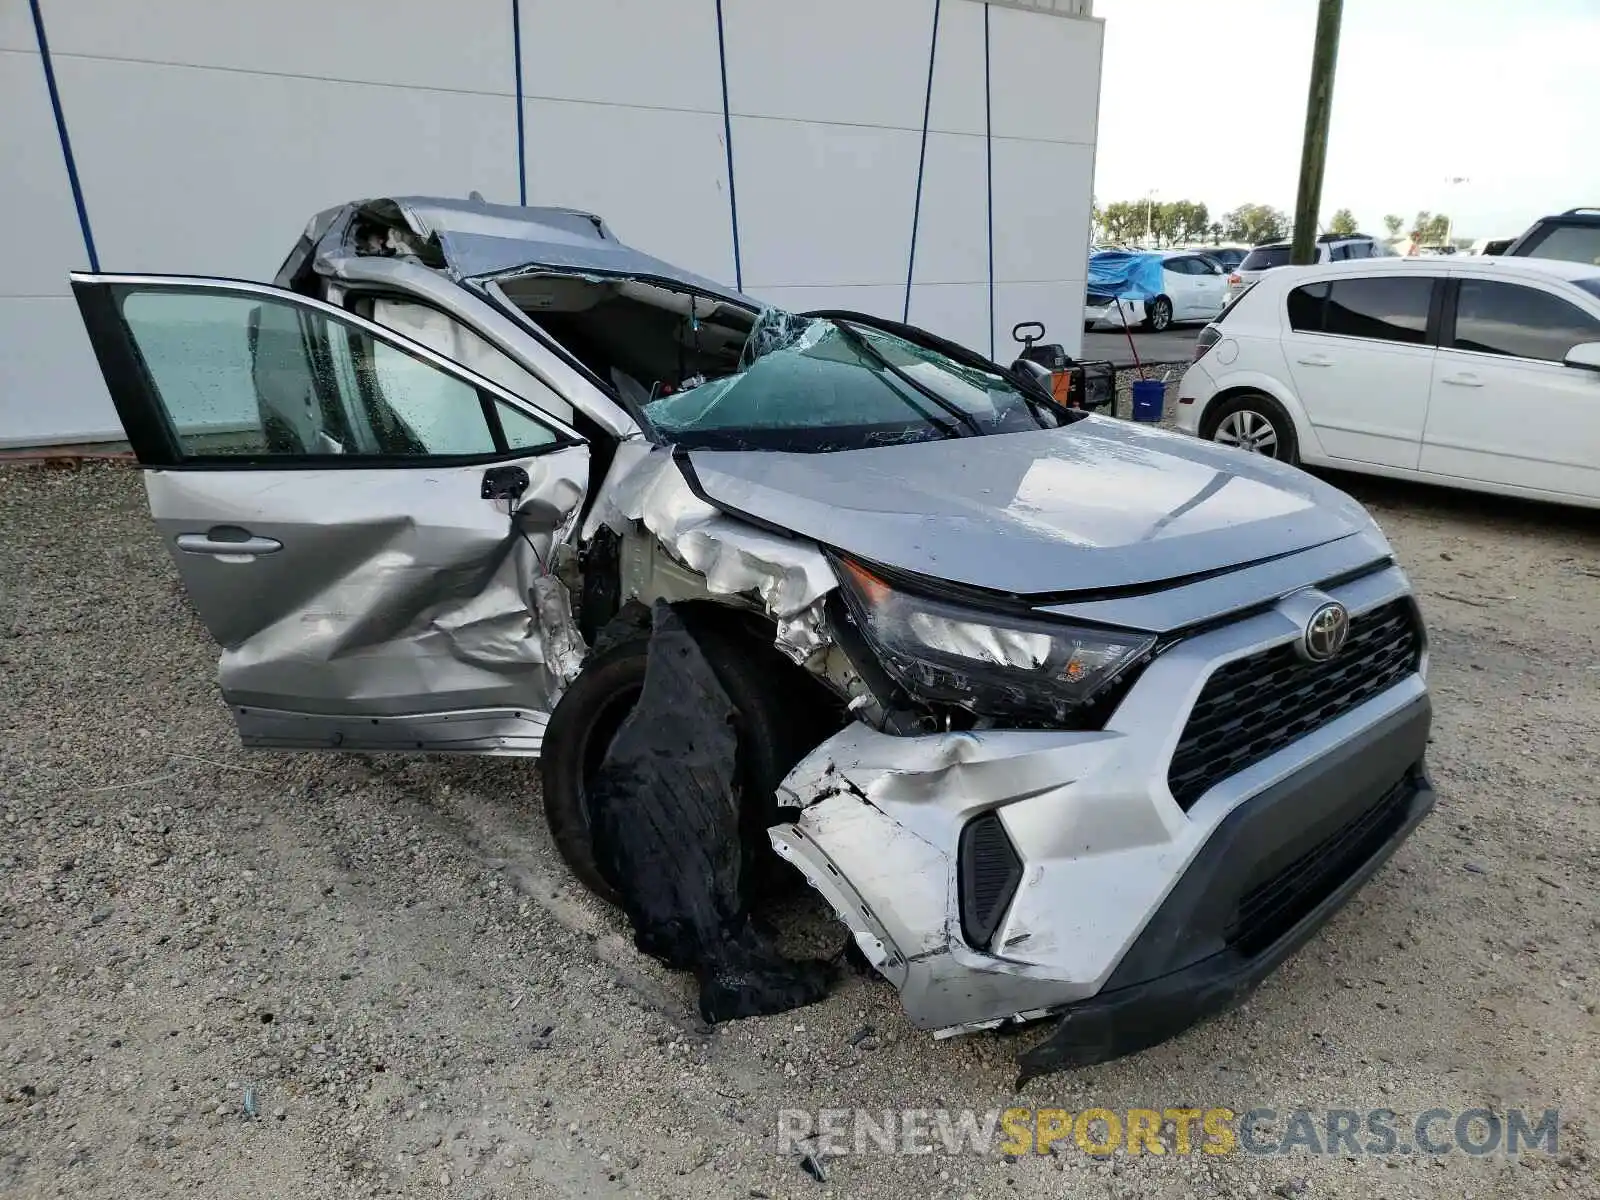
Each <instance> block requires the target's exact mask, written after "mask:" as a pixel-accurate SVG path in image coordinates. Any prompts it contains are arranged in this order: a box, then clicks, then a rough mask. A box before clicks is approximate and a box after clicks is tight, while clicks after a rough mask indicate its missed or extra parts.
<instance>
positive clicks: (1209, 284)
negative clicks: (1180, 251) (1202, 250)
mask: <svg viewBox="0 0 1600 1200" xmlns="http://www.w3.org/2000/svg"><path fill="white" fill-rule="evenodd" d="M1194 261H1195V262H1196V263H1197V264H1199V266H1198V270H1197V272H1196V274H1195V277H1194V284H1195V298H1196V305H1197V308H1196V311H1195V314H1194V315H1195V316H1196V317H1197V318H1200V319H1202V320H1206V321H1209V320H1210V319H1211V318H1212V317H1214V316H1216V315H1217V314H1218V313H1219V312H1221V311H1222V306H1223V305H1224V304H1225V303H1226V302H1227V299H1228V276H1227V273H1226V272H1225V271H1224V270H1223V268H1222V264H1220V263H1219V262H1217V261H1216V260H1215V259H1213V258H1206V257H1204V256H1200V257H1197V258H1196V259H1195V260H1194Z"/></svg>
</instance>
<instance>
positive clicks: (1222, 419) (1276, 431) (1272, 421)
mask: <svg viewBox="0 0 1600 1200" xmlns="http://www.w3.org/2000/svg"><path fill="white" fill-rule="evenodd" d="M1200 436H1201V437H1203V438H1205V439H1206V440H1207V441H1210V442H1216V443H1217V445H1219V446H1232V447H1233V448H1234V449H1235V450H1243V451H1244V452H1245V453H1246V454H1259V455H1261V456H1262V457H1263V458H1275V459H1277V460H1278V461H1279V462H1286V463H1293V462H1298V461H1299V445H1298V444H1297V443H1296V441H1295V436H1294V422H1293V421H1291V420H1290V419H1289V414H1288V413H1287V412H1285V411H1284V408H1283V405H1281V404H1279V403H1278V402H1277V401H1276V400H1274V399H1273V398H1272V397H1271V396H1268V395H1266V394H1264V393H1262V392H1245V393H1242V394H1240V395H1237V396H1231V397H1229V398H1228V399H1227V400H1224V401H1223V402H1222V403H1221V404H1219V405H1217V406H1216V407H1215V408H1214V409H1213V410H1212V411H1211V412H1209V413H1207V414H1206V418H1205V420H1204V421H1203V422H1202V423H1201V426H1200Z"/></svg>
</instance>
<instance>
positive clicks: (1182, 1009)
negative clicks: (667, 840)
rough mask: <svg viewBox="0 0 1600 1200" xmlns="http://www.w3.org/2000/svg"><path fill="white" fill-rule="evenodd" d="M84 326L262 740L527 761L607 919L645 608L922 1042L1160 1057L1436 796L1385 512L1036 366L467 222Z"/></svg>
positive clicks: (764, 832)
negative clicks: (720, 714)
mask: <svg viewBox="0 0 1600 1200" xmlns="http://www.w3.org/2000/svg"><path fill="white" fill-rule="evenodd" d="M73 287H74V290H75V293H76V296H77V301H78V304H79V306H80V308H81V311H82V315H83V318H84V322H85V324H86V327H87V330H88V333H89V336H90V339H91V341H92V343H93V346H94V349H95V353H96V355H97V356H98V359H99V363H100V366H101V369H102V371H103V373H104V375H105V379H106V383H107V385H108V387H109V389H110V391H111V395H112V397H113V399H114V401H115V404H116V407H117V410H118V413H119V415H120V417H121V420H122V423H123V425H124V427H125V429H126V432H127V437H128V439H129V441H130V442H131V443H132V446H133V449H134V451H135V453H136V455H137V457H138V460H139V462H140V464H141V466H142V468H143V470H144V479H145V485H146V491H147V495H148V499H149V504H150V509H151V513H152V515H153V517H154V519H155V522H156V524H157V526H158V527H159V529H160V532H161V535H162V537H163V538H164V539H165V541H166V543H167V545H168V547H169V549H170V551H171V555H172V559H173V561H174V563H175V564H176V566H177V570H178V573H179V575H180V576H181V578H182V582H183V585H184V588H185V590H186V592H187V595H188V598H189V600H190V602H191V603H192V604H193V606H194V608H195V610H196V611H197V612H198V614H199V615H200V618H201V619H202V620H203V621H204V623H205V624H206V626H207V628H208V629H209V630H210V631H211V633H212V634H213V635H214V637H215V638H216V640H217V642H218V643H220V645H221V660H220V665H219V672H218V681H219V684H220V689H221V693H222V698H223V700H224V702H225V703H226V704H227V705H228V707H229V709H230V711H231V713H232V716H233V718H234V720H235V722H236V723H237V725H238V729H239V733H240V735H241V737H242V739H243V741H244V743H245V744H246V745H247V746H252V747H261V748H271V749H296V750H314V749H321V750H354V751H365V752H371V751H388V750H395V751H435V752H437V751H456V752H463V753H474V754H500V755H525V756H530V757H533V756H541V757H542V764H541V771H542V780H543V797H544V803H545V806H546V809H547V811H548V814H549V821H550V828H551V831H552V833H553V835H554V837H555V839H556V842H557V844H558V846H559V847H560V849H561V852H562V853H563V855H564V856H565V857H566V859H567V861H568V862H569V863H570V864H571V866H572V868H573V870H574V872H575V873H576V874H577V876H578V878H579V879H581V880H582V881H583V882H584V883H586V884H587V885H588V886H590V887H591V888H593V889H594V890H596V891H597V892H599V893H601V894H602V895H604V894H607V893H608V891H609V890H610V889H611V888H612V887H613V886H614V884H615V883H616V881H615V880H613V879H609V878H607V877H606V875H605V872H604V871H602V870H601V869H599V868H598V867H597V865H596V859H595V856H594V853H593V847H592V846H591V845H590V835H589V830H590V822H589V820H588V816H587V813H586V808H585V804H586V801H585V781H586V779H588V778H590V777H592V773H593V772H594V770H595V769H596V765H597V764H598V763H599V762H600V761H601V760H602V758H603V757H604V755H605V752H606V748H607V745H608V744H609V742H610V739H611V738H612V736H613V735H614V734H615V732H616V731H617V730H618V728H619V727H620V726H621V724H622V722H623V720H624V718H625V717H626V716H627V714H628V712H629V711H630V708H631V707H632V706H633V704H634V702H635V700H636V699H637V697H638V696H639V694H640V688H641V686H642V679H643V672H644V663H645V657H646V655H645V647H646V644H647V642H648V637H649V634H648V630H647V629H645V628H642V627H641V626H640V625H639V624H638V622H634V623H632V624H630V623H629V620H628V614H629V612H630V611H631V612H633V613H635V614H637V613H638V612H639V611H641V610H643V611H645V612H646V613H648V611H649V606H654V605H657V604H659V603H661V602H665V603H668V604H670V605H671V606H673V608H674V609H675V610H676V611H677V612H679V613H681V614H682V615H683V621H684V624H685V625H686V626H687V627H688V628H690V629H691V630H692V631H693V633H694V636H695V638H696V639H697V640H698V642H699V643H700V645H701V646H702V648H703V649H704V652H705V657H706V659H707V660H708V661H709V663H710V664H711V666H712V667H713V669H714V670H715V673H716V675H717V676H718V678H719V680H720V682H721V683H722V684H723V686H724V688H725V690H726V692H727V694H728V696H729V698H730V699H731V701H732V705H733V708H734V710H735V711H736V713H737V717H736V732H737V738H738V751H737V756H738V760H739V761H738V766H737V777H738V780H739V784H740V786H739V796H740V803H741V804H742V806H743V813H744V816H745V826H746V833H747V837H748V838H750V839H751V840H752V841H753V842H759V844H760V845H761V846H762V848H763V851H764V849H765V845H766V840H767V839H770V844H771V846H772V847H773V848H775V849H776V851H777V854H778V855H780V856H781V857H782V859H784V860H786V861H787V862H788V863H790V864H792V865H793V866H794V867H796V868H798V869H799V871H800V872H801V873H802V874H803V875H804V876H805V878H806V879H807V880H809V882H810V883H811V885H812V886H813V887H815V888H816V889H817V890H818V891H819V892H820V893H821V894H822V895H823V896H824V897H825V898H826V899H827V901H828V903H829V904H830V905H831V906H832V908H833V909H834V911H835V912H836V913H837V914H838V917H839V919H840V920H841V921H842V922H843V923H844V925H845V926H847V927H848V929H849V930H850V932H851V933H852V934H853V937H854V941H855V943H856V944H857V945H858V946H859V947H860V948H861V950H862V951H863V952H864V954H865V956H866V957H867V958H868V959H869V960H870V961H871V963H872V964H873V965H874V966H875V967H876V968H877V970H878V971H879V972H881V973H882V974H883V975H884V976H885V977H886V978H887V979H888V980H889V981H890V982H892V983H893V984H894V985H895V987H897V988H898V989H899V991H900V994H901V997H902V1000H903V1003H904V1007H905V1009H906V1011H907V1012H908V1014H909V1015H910V1018H911V1020H912V1021H913V1022H914V1023H915V1024H917V1025H918V1026H920V1027H923V1028H927V1029H931V1030H937V1031H941V1032H961V1031H967V1030H974V1029H980V1028H990V1027H994V1026H997V1025H1001V1024H1004V1023H1008V1022H1015V1021H1023V1020H1032V1019H1037V1018H1043V1017H1046V1016H1052V1015H1055V1016H1061V1017H1064V1018H1065V1019H1064V1020H1062V1021H1060V1023H1059V1024H1058V1026H1057V1028H1056V1029H1055V1030H1054V1032H1053V1033H1051V1035H1050V1036H1049V1038H1048V1039H1047V1040H1046V1041H1045V1042H1044V1043H1043V1044H1042V1045H1041V1046H1039V1047H1038V1048H1037V1049H1036V1050H1034V1051H1032V1052H1030V1053H1031V1054H1032V1055H1033V1056H1034V1058H1033V1061H1034V1062H1048V1063H1054V1064H1068V1063H1085V1062H1093V1061H1098V1060H1101V1059H1104V1058H1108V1057H1111V1056H1114V1055H1117V1054H1121V1053H1126V1052H1128V1051H1131V1050H1135V1049H1138V1048H1140V1047H1142V1046H1145V1045H1148V1044H1150V1043H1152V1042H1155V1041H1157V1040H1160V1039H1161V1038H1163V1037H1165V1036H1168V1035H1170V1034H1171V1033H1173V1032H1174V1031H1176V1030H1178V1029H1181V1028H1183V1027H1184V1026H1186V1025H1188V1024H1190V1023H1192V1022H1193V1021H1195V1020H1196V1019H1198V1018H1200V1017H1202V1016H1204V1015H1206V1014H1208V1013H1210V1012H1214V1011H1217V1010H1219V1009H1221V1008H1224V1007H1226V1006H1227V1005H1229V1004H1230V1003H1232V1002H1233V1001H1235V1000H1236V999H1237V998H1239V997H1240V996H1241V995H1243V994H1244V993H1245V992H1246V991H1247V990H1248V989H1249V988H1250V987H1251V986H1253V985H1254V984H1255V983H1256V982H1257V981H1259V980H1260V979H1261V978H1262V977H1263V976H1264V975H1265V974H1266V973H1268V972H1269V971H1270V970H1272V969H1273V967H1274V966H1275V965H1276V964H1277V963H1278V962H1280V961H1281V960H1282V959H1283V958H1284V957H1285V956H1286V955H1287V954H1289V953H1290V952H1291V951H1292V950H1294V949H1295V948H1296V947H1297V946H1298V945H1300V944H1301V943H1302V942H1303V941H1305V939H1306V938H1307V937H1309V936H1310V935H1311V934H1312V933H1313V932H1314V931H1315V930H1316V929H1317V928H1318V927H1319V926H1320V925H1321V924H1322V923H1323V922H1325V921H1326V920H1327V919H1328V917H1329V916H1330V914H1332V913H1333V912H1334V911H1335V910H1337V909H1338V908H1339V907H1340V906H1341V905H1342V904H1343V903H1344V902H1345V901H1346V900H1347V899H1349V897H1350V896H1351V894H1352V893H1353V892H1354V891H1355V890H1356V889H1357V888H1358V887H1359V886H1360V885H1361V883H1362V882H1363V881H1364V880H1365V879H1366V878H1367V877H1369V876H1370V875H1371V874H1372V873H1373V872H1374V871H1375V870H1376V869H1377V868H1378V866H1379V865H1380V864H1381V863H1382V862H1383V861H1384V860H1385V859H1386V858H1387V857H1388V855H1389V854H1390V853H1391V852H1392V851H1393V850H1394V849H1395V847H1396V846H1397V845H1399V843H1400V842H1401V841H1402V840H1403V839H1404V838H1405V837H1406V836H1407V835H1408V834H1409V833H1410V832H1411V830H1412V829H1413V828H1414V827H1415V826H1416V825H1417V823H1418V822H1419V821H1420V820H1421V819H1422V818H1423V816H1424V814H1425V813H1426V812H1427V811H1428V809H1429V808H1430V806H1431V805H1432V803H1433V792H1432V791H1431V789H1430V786H1429V783H1428V779H1427V776H1426V774H1425V770H1424V750H1425V747H1426V744H1427V741H1428V728H1429V721H1430V709H1429V700H1428V694H1427V689H1426V686H1425V683H1424V673H1425V667H1426V659H1427V654H1426V644H1425V639H1424V633H1423V627H1422V623H1421V620H1420V617H1419V613H1418V609H1417V605H1416V603H1415V602H1414V600H1413V598H1412V595H1411V590H1410V587H1409V586H1408V583H1407V580H1406V577H1405V575H1404V574H1402V572H1401V569H1400V567H1399V566H1397V565H1396V563H1395V561H1394V558H1393V556H1392V553H1391V551H1390V548H1389V545H1388V544H1387V542H1386V541H1385V539H1384V537H1383V535H1382V533H1380V531H1379V530H1378V528H1377V526H1376V525H1375V524H1374V523H1373V521H1372V519H1371V518H1370V517H1369V516H1368V514H1367V513H1366V512H1365V511H1364V510H1363V509H1362V508H1361V507H1360V506H1359V505H1358V504H1356V503H1355V502H1354V501H1353V500H1351V499H1350V498H1349V497H1347V496H1345V495H1344V494H1342V493H1340V492H1339V491H1336V490H1335V489H1334V488H1332V487H1330V486H1328V485H1326V484H1324V483H1322V482H1319V481H1318V480H1316V479H1314V478H1312V477H1311V476H1310V475H1307V474H1304V473H1302V472H1300V471H1299V470H1297V469H1295V468H1293V467H1291V466H1288V465H1286V464H1283V463H1279V462H1275V461H1272V460H1270V459H1266V458H1262V457H1260V456H1254V455H1247V454H1242V453H1238V452H1236V451H1233V450H1230V449H1227V448H1224V447H1220V446H1216V445H1211V444H1207V443H1204V442H1201V441H1197V440H1193V439H1190V438H1187V437H1183V436H1181V435H1178V434H1173V433H1168V432H1165V431H1160V430H1156V429H1146V428H1142V427H1139V426H1135V425H1131V424H1127V423H1123V422H1120V421H1116V420H1112V419H1107V418H1103V417H1099V416H1093V415H1089V414H1086V413H1084V412H1082V411H1078V410H1075V409H1072V408H1068V407H1064V406H1062V405H1060V404H1058V403H1057V402H1056V401H1055V400H1054V399H1052V394H1051V390H1050V388H1049V387H1048V386H1047V381H1046V382H1044V383H1042V381H1041V380H1040V378H1039V374H1038V372H1037V371H1030V370H1028V369H1027V365H1026V364H1024V363H1018V364H1013V365H1012V366H1011V367H1009V368H1008V367H1002V366H1000V365H997V364H995V363H993V362H989V361H987V360H985V359H983V358H981V357H979V356H978V355H975V354H973V353H971V352H970V351H968V350H965V349H963V348H961V347H959V346H956V345H953V344H951V343H949V342H947V341H945V340H943V339H940V338H938V337H935V336H933V335H932V334H929V333H926V332H924V331H921V330H919V329H916V328H913V327H910V326H907V325H903V324H898V323H895V322H892V321H885V320H881V319H877V318H874V317H870V316H866V315H862V314H855V313H842V312H821V313H812V314H808V315H803V316H800V315H795V314H789V313H783V312H778V311H775V310H772V309H768V308H763V306H762V305H760V304H759V303H758V302H757V301H755V300H752V299H750V298H748V297H746V296H743V295H740V294H738V293H737V292H734V291H730V290H729V289H727V288H725V287H722V286H720V285H718V284H716V283H713V282H711V281H709V280H706V279H702V278H699V277H697V276H694V275H692V274H690V273H688V272H685V271H682V270H680V269H678V268H675V267H673V266H671V265H669V264H667V263H664V262H661V261H659V260H656V259H653V258H651V257H649V256H647V255H645V254H642V253H640V252H638V251H635V250H632V249H629V248H628V247H627V246H625V245H623V244H621V243H620V242H618V240H617V239H616V237H615V236H614V235H613V234H612V232H611V231H610V229H609V228H608V227H607V226H606V224H605V223H604V222H603V221H602V220H600V219H599V218H597V217H594V216H591V215H588V214H584V213H577V212H570V211H566V210H554V209H523V208H510V207H498V206H490V205H486V204H483V203H482V202H479V201H476V200H473V201H467V202H462V201H448V200H428V199H399V200H377V201H366V202H360V203H354V204H349V205H345V206H343V207H341V208H338V209H334V210H331V211H329V212H325V213H322V214H320V215H318V216H317V217H315V218H314V219H313V220H312V221H311V223H310V225H309V226H308V228H307V229H306V232H305V234H304V236H303V237H302V238H301V239H300V241H299V243H298V244H297V245H296V246H295V248H294V249H293V251H292V253H291V254H290V255H289V257H288V259H287V261H286V262H285V263H284V265H283V267H282V269H281V270H280V272H279V274H278V276H277V279H276V281H275V283H274V284H273V285H272V286H267V285H263V284H258V283H247V282H239V281H233V280H222V279H196V278H180V277H176V276H161V275H113V274H96V275H89V274H78V275H74V276H73ZM762 861H763V863H764V869H770V870H774V871H781V870H782V869H783V868H782V866H781V864H780V863H778V862H777V860H776V859H773V858H771V856H770V855H767V856H766V857H765V858H764V859H763V860H762Z"/></svg>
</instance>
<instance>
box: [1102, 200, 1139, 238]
mask: <svg viewBox="0 0 1600 1200" xmlns="http://www.w3.org/2000/svg"><path fill="white" fill-rule="evenodd" d="M1100 221H1101V225H1102V227H1103V228H1104V229H1105V232H1106V237H1107V238H1109V239H1110V240H1111V241H1113V242H1127V241H1132V240H1133V238H1134V237H1136V236H1139V235H1141V234H1143V233H1144V205H1143V203H1132V202H1130V201H1127V200H1114V201H1112V202H1111V203H1110V204H1108V205H1106V206H1105V208H1104V209H1102V210H1101V212H1100ZM1136 231H1137V232H1136Z"/></svg>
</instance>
